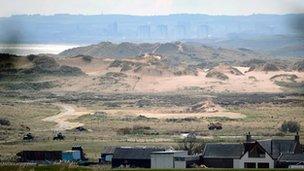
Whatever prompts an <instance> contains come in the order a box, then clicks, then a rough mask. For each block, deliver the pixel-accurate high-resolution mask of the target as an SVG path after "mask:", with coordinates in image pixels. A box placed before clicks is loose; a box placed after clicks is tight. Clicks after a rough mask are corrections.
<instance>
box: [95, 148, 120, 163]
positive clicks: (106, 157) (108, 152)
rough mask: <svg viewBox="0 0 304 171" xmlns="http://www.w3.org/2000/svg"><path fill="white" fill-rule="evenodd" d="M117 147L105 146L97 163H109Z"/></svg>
mask: <svg viewBox="0 0 304 171" xmlns="http://www.w3.org/2000/svg"><path fill="white" fill-rule="evenodd" d="M116 148H117V147H112V146H109V147H106V148H105V149H104V151H103V152H102V153H101V155H100V159H99V163H111V162H112V158H113V155H114V152H115V149H116Z"/></svg>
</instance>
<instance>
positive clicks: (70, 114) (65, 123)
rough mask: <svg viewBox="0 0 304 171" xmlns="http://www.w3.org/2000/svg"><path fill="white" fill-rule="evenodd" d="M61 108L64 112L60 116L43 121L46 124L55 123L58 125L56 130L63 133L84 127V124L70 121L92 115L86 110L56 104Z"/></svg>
mask: <svg viewBox="0 0 304 171" xmlns="http://www.w3.org/2000/svg"><path fill="white" fill-rule="evenodd" d="M54 105H56V106H58V107H60V108H62V111H61V112H60V113H59V114H58V115H54V116H50V117H47V118H44V119H43V120H42V121H46V122H55V123H57V125H56V127H55V128H54V130H58V131H62V130H69V129H73V128H76V127H78V126H83V125H84V124H83V123H80V122H71V121H69V120H72V119H76V118H78V117H80V116H83V115H87V114H90V111H87V110H86V109H84V108H78V107H76V106H74V105H69V104H62V103H56V104H54Z"/></svg>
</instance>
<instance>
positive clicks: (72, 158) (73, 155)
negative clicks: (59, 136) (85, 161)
mask: <svg viewBox="0 0 304 171" xmlns="http://www.w3.org/2000/svg"><path fill="white" fill-rule="evenodd" d="M62 160H63V161H65V162H76V161H80V160H81V153H80V151H79V150H68V151H64V152H62Z"/></svg>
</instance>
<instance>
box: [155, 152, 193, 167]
mask: <svg viewBox="0 0 304 171" xmlns="http://www.w3.org/2000/svg"><path fill="white" fill-rule="evenodd" d="M198 160H199V156H190V155H188V151H155V152H152V153H151V168H152V169H169V168H177V169H185V168H188V167H190V166H192V165H193V164H195V163H196V162H197V161H198Z"/></svg>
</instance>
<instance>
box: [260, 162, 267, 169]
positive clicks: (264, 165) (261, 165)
mask: <svg viewBox="0 0 304 171" xmlns="http://www.w3.org/2000/svg"><path fill="white" fill-rule="evenodd" d="M258 168H269V163H258Z"/></svg>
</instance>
